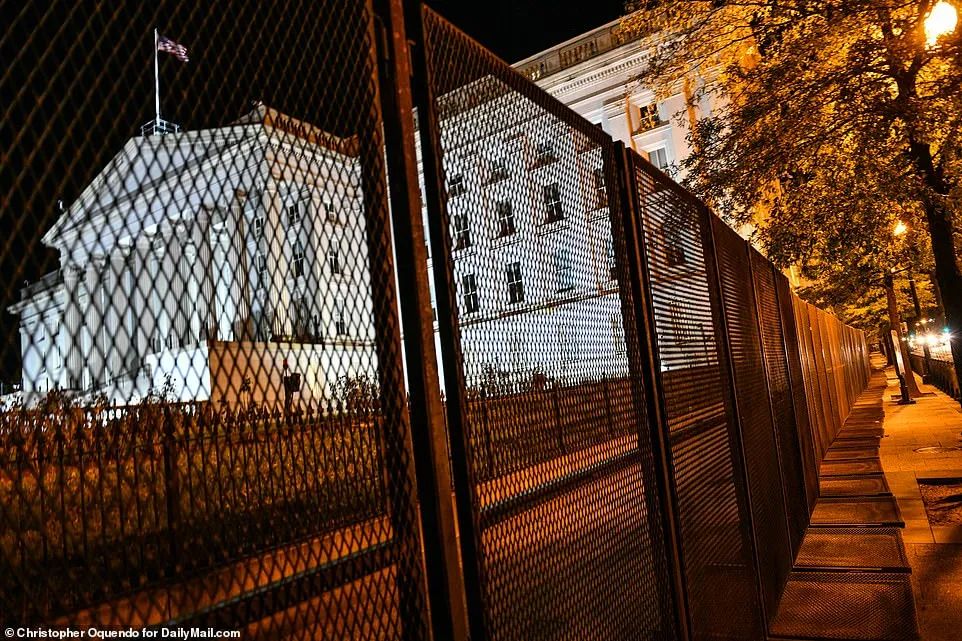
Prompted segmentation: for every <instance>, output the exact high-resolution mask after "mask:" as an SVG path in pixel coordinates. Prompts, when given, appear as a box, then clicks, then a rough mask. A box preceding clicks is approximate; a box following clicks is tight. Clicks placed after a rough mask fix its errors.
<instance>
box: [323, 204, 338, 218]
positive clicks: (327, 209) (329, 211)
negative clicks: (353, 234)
mask: <svg viewBox="0 0 962 641" xmlns="http://www.w3.org/2000/svg"><path fill="white" fill-rule="evenodd" d="M324 214H325V215H326V216H327V222H329V223H336V222H338V217H337V210H336V209H334V203H332V202H330V201H327V200H325V201H324Z"/></svg>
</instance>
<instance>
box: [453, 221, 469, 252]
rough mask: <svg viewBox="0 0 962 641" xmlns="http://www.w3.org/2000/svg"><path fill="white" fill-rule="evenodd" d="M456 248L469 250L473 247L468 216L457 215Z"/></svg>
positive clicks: (455, 228) (455, 224)
mask: <svg viewBox="0 0 962 641" xmlns="http://www.w3.org/2000/svg"><path fill="white" fill-rule="evenodd" d="M453 223H454V248H455V249H467V248H468V247H470V246H471V229H470V227H469V226H468V217H467V215H466V214H455V215H454V219H453Z"/></svg>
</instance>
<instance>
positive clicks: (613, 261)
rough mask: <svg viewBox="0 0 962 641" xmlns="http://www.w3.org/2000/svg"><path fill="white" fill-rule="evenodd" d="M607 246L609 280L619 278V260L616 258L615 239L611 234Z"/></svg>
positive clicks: (606, 256)
mask: <svg viewBox="0 0 962 641" xmlns="http://www.w3.org/2000/svg"><path fill="white" fill-rule="evenodd" d="M605 247H606V251H605V260H606V266H607V269H608V280H618V260H617V258H615V239H614V238H612V237H610V236H609V237H608V241H607V243H606V245H605Z"/></svg>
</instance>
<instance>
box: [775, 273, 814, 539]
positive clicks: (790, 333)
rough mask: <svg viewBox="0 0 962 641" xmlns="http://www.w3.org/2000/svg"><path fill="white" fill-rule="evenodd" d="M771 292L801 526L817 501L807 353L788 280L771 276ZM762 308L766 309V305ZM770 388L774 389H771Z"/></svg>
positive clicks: (780, 276) (778, 275)
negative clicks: (800, 492)
mask: <svg viewBox="0 0 962 641" xmlns="http://www.w3.org/2000/svg"><path fill="white" fill-rule="evenodd" d="M775 291H776V294H777V304H778V308H779V309H778V311H779V318H780V320H781V324H780V326H781V328H782V334H783V341H784V346H785V356H786V364H787V375H788V385H789V389H788V393H787V395H786V396H787V401H786V404H787V403H791V411H792V414H793V416H794V419H795V427H796V436H797V438H798V449H799V454H800V457H801V465H800V471H801V473H802V478H803V484H804V487H805V498H806V501H807V510H804V512H805V514H806V517H805V522H806V523H807V522H808V520H809V519H808V516H809V515H811V513H812V510H813V509H815V501H816V500H817V499H818V464H817V462H816V458H815V450H814V431H815V430H816V429H817V428H816V422H815V418H814V417H813V416H812V415H810V414H809V405H808V397H807V395H806V392H805V387H806V384H805V375H804V369H803V360H802V359H803V357H802V355H803V354H804V353H807V351H806V350H805V349H804V348H803V345H802V343H803V341H804V338H803V335H802V330H801V328H799V327H798V326H797V325H796V317H795V305H794V303H793V299H794V294H792V290H791V287H790V286H789V283H788V278H786V277H785V275H784V274H781V273H778V272H776V273H775ZM763 307H767V305H764V306H763ZM772 378H778V375H775V376H772ZM774 388H775V386H773V389H774ZM789 447H791V446H790V445H787V446H786V449H788V448H789ZM796 553H797V550H796Z"/></svg>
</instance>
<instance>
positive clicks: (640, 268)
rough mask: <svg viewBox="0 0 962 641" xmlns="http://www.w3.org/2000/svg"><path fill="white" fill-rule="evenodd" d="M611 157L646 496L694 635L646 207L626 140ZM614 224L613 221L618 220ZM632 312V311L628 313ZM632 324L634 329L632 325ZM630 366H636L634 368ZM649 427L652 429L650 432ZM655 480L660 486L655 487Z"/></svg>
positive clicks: (681, 613)
mask: <svg viewBox="0 0 962 641" xmlns="http://www.w3.org/2000/svg"><path fill="white" fill-rule="evenodd" d="M607 160H608V161H609V163H610V167H609V168H608V170H607V172H606V175H607V176H608V177H609V178H610V179H612V180H613V183H614V184H615V185H617V186H618V195H619V196H620V197H621V200H622V202H623V206H622V208H621V210H622V211H621V215H622V218H621V220H620V221H619V220H617V219H616V220H613V221H612V222H613V223H614V225H619V224H620V228H621V229H623V230H624V234H623V239H624V244H625V253H624V256H625V262H626V263H627V265H626V266H627V269H625V270H624V271H625V272H626V273H625V274H624V275H625V276H627V279H628V283H619V289H623V290H625V291H629V290H630V292H631V300H630V305H629V302H628V301H626V302H625V303H624V304H623V307H626V308H630V309H632V310H633V311H634V316H633V318H634V326H633V327H626V331H625V348H626V351H627V352H628V355H629V358H628V363H629V368H630V369H635V371H634V372H630V373H631V374H633V375H632V377H631V378H632V380H636V381H638V384H634V385H632V386H631V390H632V397H633V399H632V400H633V402H634V404H635V407H636V408H643V409H644V418H645V419H647V420H646V424H645V425H642V426H640V427H639V430H638V431H639V436H638V438H639V442H643V441H644V440H645V438H646V436H647V440H648V443H649V444H650V447H651V465H652V472H653V474H652V476H653V477H654V481H655V482H654V483H653V484H650V483H645V498H646V499H647V501H649V502H650V503H652V504H655V505H659V506H660V507H661V518H660V519H657V521H656V519H655V518H654V515H653V514H652V512H653V511H652V510H648V514H649V515H650V516H651V520H652V529H653V530H654V529H656V528H657V529H658V530H660V531H661V533H662V538H663V540H664V542H665V547H666V556H667V559H666V562H667V563H668V565H669V567H668V568H666V570H667V572H668V573H669V574H670V575H671V585H672V598H671V600H670V603H667V604H666V606H665V608H666V609H669V610H670V614H671V616H672V617H673V619H674V623H675V626H676V627H677V631H678V638H679V639H690V638H691V622H690V619H689V609H688V593H687V584H686V581H685V570H684V568H685V562H684V555H683V551H682V546H681V522H680V521H679V518H678V510H677V506H676V504H675V498H674V497H675V496H676V488H675V480H674V476H673V473H672V463H671V444H670V442H669V436H668V434H669V429H668V427H669V426H668V416H667V414H666V412H665V396H664V392H665V390H664V386H663V385H662V384H661V383H662V381H661V375H660V370H661V365H660V357H659V354H658V348H657V345H658V338H657V328H656V327H655V321H654V318H655V316H654V305H653V301H652V297H651V281H650V274H649V272H648V262H647V260H646V258H645V257H646V255H647V247H646V243H645V235H644V228H643V227H642V225H643V219H642V213H641V207H640V205H639V203H638V194H637V185H636V184H635V175H634V163H633V162H632V160H631V156H630V155H629V153H628V150H627V148H626V147H625V146H624V144H617V145H616V146H614V148H613V149H612V150H611V152H610V155H609V156H608V157H607ZM614 225H613V226H614ZM627 318H632V316H626V323H627ZM628 330H632V331H628ZM629 371H630V370H629ZM645 431H647V434H645ZM651 485H654V487H650V486H651Z"/></svg>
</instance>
